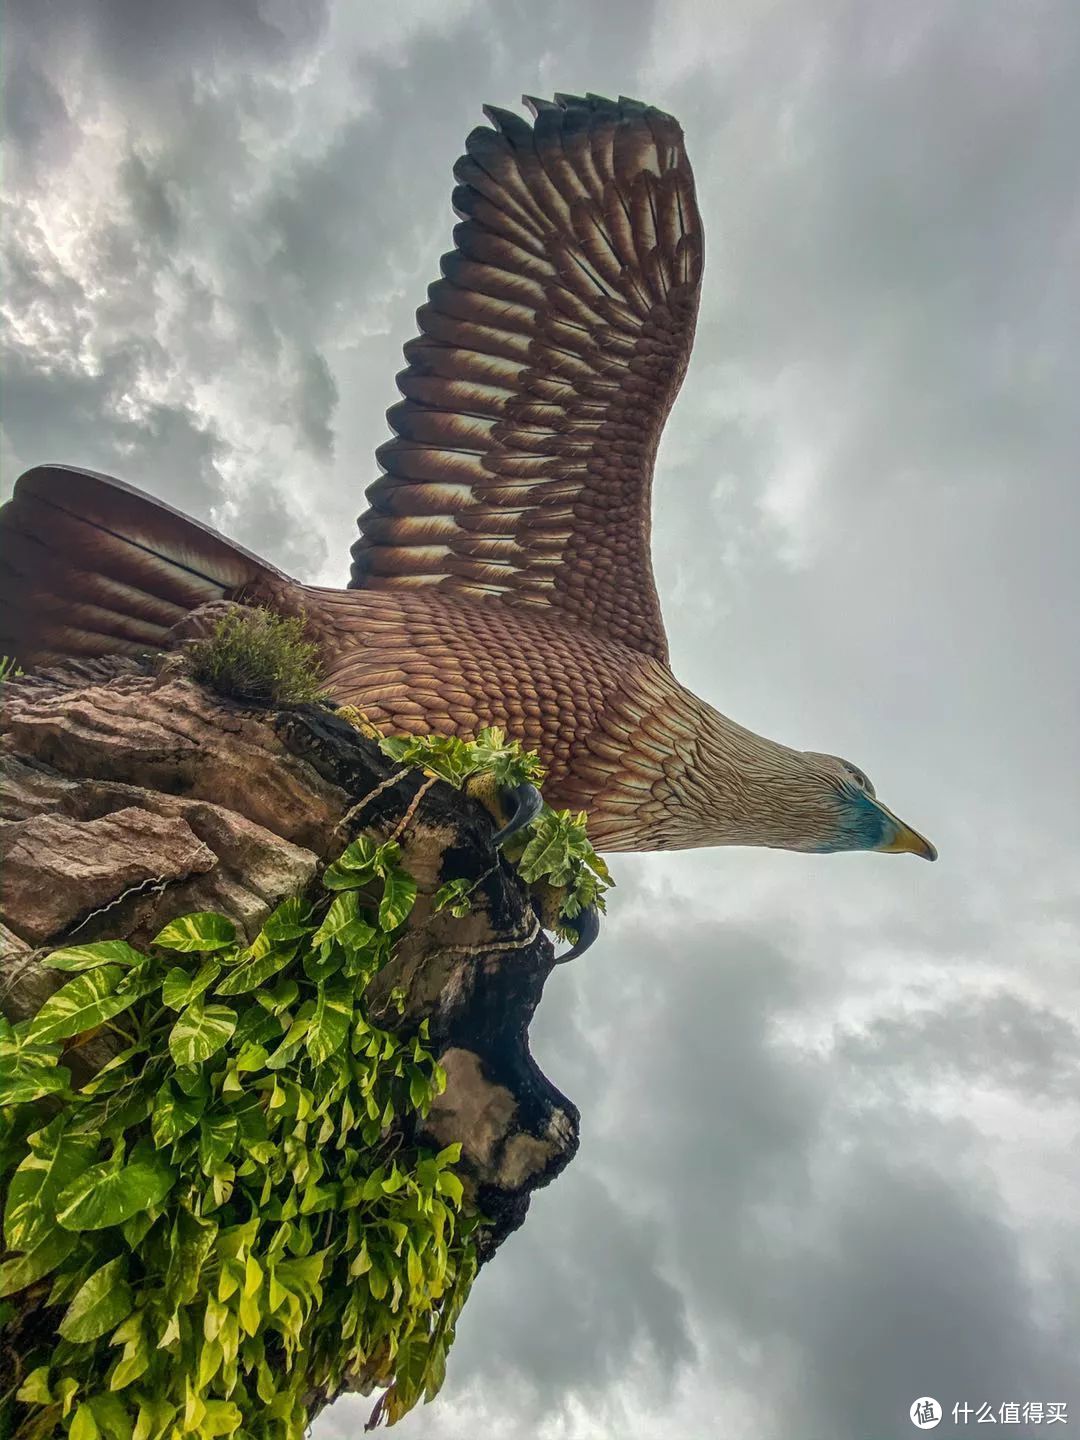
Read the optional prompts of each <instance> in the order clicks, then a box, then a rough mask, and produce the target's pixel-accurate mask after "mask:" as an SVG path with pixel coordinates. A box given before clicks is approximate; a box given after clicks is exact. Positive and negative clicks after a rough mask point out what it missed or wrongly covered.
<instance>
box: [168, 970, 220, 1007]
mask: <svg viewBox="0 0 1080 1440" xmlns="http://www.w3.org/2000/svg"><path fill="white" fill-rule="evenodd" d="M220 974H221V961H220V960H204V961H203V963H202V964H201V965H200V966H199V968H198V970H197V971H196V972H195V974H194V975H192V974H191V972H190V971H188V970H184V969H182V968H181V967H180V966H179V965H174V966H173V968H172V969H171V970H170V971H169V973H168V974H167V975H166V976H165V983H164V984H163V985H162V987H161V999H162V1003H163V1004H165V1005H167V1006H168V1007H169V1009H170V1010H180V1009H182V1008H183V1007H184V1006H185V1005H187V1004H189V1003H190V1002H191V1001H192V1000H194V999H196V998H197V997H198V996H199V995H202V994H203V992H204V991H206V990H208V989H209V988H210V986H211V985H212V984H213V983H214V981H215V980H216V979H217V977H218V976H219V975H220Z"/></svg>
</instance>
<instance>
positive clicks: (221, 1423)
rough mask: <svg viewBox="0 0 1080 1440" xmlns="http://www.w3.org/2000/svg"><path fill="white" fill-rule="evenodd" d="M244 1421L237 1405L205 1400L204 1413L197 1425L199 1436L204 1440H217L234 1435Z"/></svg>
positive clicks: (230, 1402)
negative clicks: (204, 1438)
mask: <svg viewBox="0 0 1080 1440" xmlns="http://www.w3.org/2000/svg"><path fill="white" fill-rule="evenodd" d="M243 1420H244V1416H243V1413H242V1412H241V1410H240V1407H239V1406H238V1405H235V1404H233V1402H232V1401H231V1400H207V1401H206V1413H205V1414H204V1415H203V1418H202V1421H201V1422H200V1424H199V1434H200V1436H205V1437H206V1440H219V1437H220V1436H223V1435H234V1434H235V1433H236V1431H237V1430H239V1428H240V1426H241V1425H242V1423H243Z"/></svg>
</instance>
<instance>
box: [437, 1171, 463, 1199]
mask: <svg viewBox="0 0 1080 1440" xmlns="http://www.w3.org/2000/svg"><path fill="white" fill-rule="evenodd" d="M439 1193H440V1195H445V1196H446V1197H447V1199H448V1200H449V1201H450V1203H451V1204H452V1205H454V1206H455V1207H460V1205H461V1201H462V1197H463V1196H464V1194H465V1189H464V1186H463V1185H462V1183H461V1181H460V1180H459V1179H458V1177H457V1176H456V1175H455V1174H454V1172H453V1171H452V1170H443V1171H441V1172H440V1174H439Z"/></svg>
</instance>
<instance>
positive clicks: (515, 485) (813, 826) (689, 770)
mask: <svg viewBox="0 0 1080 1440" xmlns="http://www.w3.org/2000/svg"><path fill="white" fill-rule="evenodd" d="M525 104H526V105H527V106H528V108H529V110H530V112H531V114H532V116H533V123H532V124H529V123H528V122H527V121H525V120H524V119H522V118H521V117H520V116H518V115H516V114H513V113H511V112H509V111H506V110H501V109H497V108H495V107H493V106H489V107H485V111H484V113H485V114H486V116H487V117H488V119H489V120H490V122H491V125H490V126H482V127H480V128H478V129H476V130H474V131H473V132H472V134H471V135H470V136H469V138H468V140H467V141H466V145H465V149H466V153H465V155H464V156H463V157H462V158H461V159H460V160H459V161H458V163H457V165H456V166H455V169H454V174H455V177H456V179H457V181H458V184H457V187H456V189H455V190H454V194H453V204H454V209H455V211H456V212H457V214H458V216H459V217H460V222H461V223H460V224H458V225H457V227H456V228H455V230H454V249H453V250H451V251H450V252H449V254H447V255H445V256H444V257H443V260H442V278H441V279H439V280H437V281H436V282H435V283H434V284H433V285H432V286H431V287H430V289H429V291H428V302H427V304H426V305H424V306H423V307H422V308H421V309H420V310H419V312H418V314H417V319H418V323H419V330H420V334H419V335H418V336H417V337H416V338H415V339H413V340H410V341H409V343H408V344H407V345H406V346H405V359H406V362H407V363H406V367H405V369H404V370H403V371H402V372H401V373H400V374H399V375H398V377H397V380H398V386H399V389H400V391H401V393H402V396H403V397H404V398H403V399H402V400H400V401H399V402H398V403H397V404H396V405H394V406H393V407H392V408H391V409H390V410H389V411H388V413H387V418H388V420H389V422H390V425H391V427H392V429H393V431H394V438H393V439H391V440H389V441H388V442H387V443H386V444H385V445H383V446H382V447H381V448H380V449H379V451H378V455H377V458H378V461H379V463H380V465H381V467H382V471H383V473H382V474H381V475H380V477H379V478H378V479H377V480H376V481H375V482H374V484H373V485H371V487H370V488H369V489H368V491H367V498H368V500H369V502H370V508H369V509H368V510H366V511H365V512H364V514H363V515H362V516H361V517H360V520H359V527H360V538H359V540H357V542H356V544H355V545H354V546H353V548H352V555H353V565H352V578H351V580H350V582H349V587H348V588H347V589H344V590H336V589H324V588H319V587H312V586H306V585H303V584H301V583H300V582H299V581H296V580H293V579H291V578H290V577H289V576H287V575H284V574H282V573H281V572H280V571H279V570H276V569H275V568H274V567H273V566H271V565H269V564H267V563H266V561H264V560H261V559H259V558H258V557H257V556H255V555H252V554H250V553H249V552H248V551H246V550H243V549H241V548H240V547H239V546H237V545H234V544H233V543H232V542H231V541H229V540H227V539H225V538H224V537H223V536H221V535H219V534H217V533H216V532H215V531H213V530H210V529H208V528H207V527H205V526H203V525H201V524H199V523H197V522H196V521H194V520H191V519H189V518H187V517H186V516H184V515H182V514H180V513H179V512H177V511H176V510H173V509H171V508H170V507H169V506H167V505H163V504H161V503H160V502H159V501H157V500H155V499H153V498H151V497H150V496H148V495H145V494H143V493H142V492H141V491H138V490H135V489H133V488H131V487H130V486H127V485H124V484H122V483H120V482H119V481H116V480H112V479H109V478H107V477H105V476H102V475H96V474H93V473H91V472H89V471H86V470H79V469H73V468H69V467H67V466H60V465H43V466H39V467H37V468H36V469H33V470H30V471H28V472H27V473H26V474H25V475H23V476H22V477H21V479H20V480H19V481H18V484H17V486H16V489H15V493H14V496H13V498H12V499H11V501H10V502H9V503H8V504H7V505H6V506H5V507H4V509H3V510H2V511H0V650H2V651H4V652H5V653H8V654H14V655H15V656H17V657H18V658H19V659H20V661H21V662H22V663H23V665H42V664H47V663H49V662H54V661H56V660H58V659H61V658H64V657H70V656H97V655H103V654H106V653H121V654H122V653H142V652H145V651H146V649H147V648H148V647H160V646H161V645H162V644H163V643H165V637H166V635H167V632H168V631H169V630H170V629H171V628H172V627H173V626H175V625H176V624H177V623H178V622H179V621H181V620H183V618H184V617H185V615H186V614H187V613H188V612H189V611H191V610H192V609H194V608H195V607H197V606H200V605H203V604H205V603H206V602H208V601H213V600H234V601H240V602H242V603H247V604H253V605H261V606H267V607H270V608H272V609H274V610H277V611H279V612H283V613H288V614H301V613H302V614H303V615H305V616H306V618H307V622H308V626H309V628H310V631H311V633H312V635H313V637H314V638H316V639H317V640H318V642H319V643H320V645H321V649H322V654H323V657H324V660H325V670H326V677H327V688H328V690H329V691H330V693H331V695H333V696H334V697H335V698H336V699H338V700H339V701H341V702H343V703H346V702H347V703H349V704H352V705H355V706H357V707H358V708H360V709H362V710H363V711H364V712H365V713H366V715H367V716H368V717H369V718H370V719H371V721H372V722H373V723H374V724H375V725H376V726H377V727H378V728H379V729H381V730H382V731H384V732H386V733H396V734H410V733H411V734H429V733H440V734H447V735H460V736H463V737H466V736H470V735H475V734H476V732H477V731H478V730H479V729H481V728H482V727H484V726H488V725H499V726H502V727H504V728H505V729H506V730H507V731H508V732H509V734H510V735H512V736H515V737H517V738H518V739H520V740H521V741H522V742H523V743H524V744H525V745H526V746H527V747H528V748H530V749H534V750H536V751H538V752H539V754H540V757H541V759H542V761H543V763H544V765H545V766H546V767H547V772H548V774H547V779H546V781H545V795H546V798H547V799H548V800H549V801H550V803H551V804H553V805H555V806H558V807H563V806H568V807H571V808H572V809H575V810H578V809H582V810H586V811H587V812H588V816H589V831H590V835H591V837H592V839H593V841H594V843H595V844H596V846H597V848H598V849H601V850H665V849H680V848H686V847H690V846H702V845H766V846H774V847H779V848H782V849H787V850H802V851H834V850H883V851H889V852H897V851H907V852H911V853H914V854H917V855H922V856H924V857H925V858H926V859H928V860H933V859H934V858H935V854H936V852H935V850H934V848H933V846H932V845H931V844H930V843H929V842H928V841H927V840H925V839H923V837H922V836H921V835H919V834H917V833H916V832H915V831H914V830H912V829H911V828H910V827H909V826H907V825H905V824H904V823H903V822H902V821H901V820H899V819H898V818H897V817H896V816H895V815H894V814H893V813H892V812H891V811H890V810H888V809H886V807H885V806H884V805H883V804H882V803H881V802H880V801H879V800H878V799H877V798H876V796H875V794H874V789H873V786H872V785H871V784H870V782H869V781H868V780H867V778H866V776H865V775H864V774H863V772H862V771H861V770H859V769H857V768H856V767H855V766H854V765H851V764H849V763H848V762H847V761H845V760H841V759H839V758H837V757H834V756H831V755H824V754H819V753H817V752H814V751H805V750H796V749H792V748H790V747H789V746H787V745H781V744H778V743H777V742H775V741H773V740H768V739H765V738H763V737H762V736H760V735H756V734H754V733H753V732H751V731H750V730H746V729H744V728H743V727H742V726H740V725H737V724H735V723H734V722H733V721H731V720H729V719H727V718H726V717H725V716H724V715H721V714H720V713H719V712H718V711H717V710H715V709H713V707H712V706H711V705H709V704H707V703H706V702H705V701H704V700H700V699H699V698H698V697H697V696H696V695H694V694H692V693H691V692H690V691H689V690H687V689H686V688H685V686H683V685H681V684H680V683H679V681H678V680H677V679H676V678H675V676H674V675H673V674H672V672H671V669H670V667H669V665H668V646H667V640H666V637H665V634H664V625H663V621H662V619H661V614H660V604H659V601H658V599H657V593H656V586H655V584H654V581H653V574H652V566H651V563H650V556H649V495H650V488H651V484H652V472H653V464H654V460H655V457H656V450H657V444H658V442H659V439H660V434H661V430H662V429H663V425H664V421H665V419H666V418H667V414H668V412H669V410H670V409H671V406H672V403H673V401H674V399H675V396H676V394H677V393H678V390H679V386H680V384H681V382H682V378H683V375H684V373H685V371H686V366H687V362H688V360H689V357H690V348H691V344H692V341H693V335H694V324H695V317H696V314H697V308H698V294H699V289H700V284H701V273H702V225H701V217H700V215H699V213H698V206H697V201H696V199H695V194H694V180H693V174H692V172H691V169H690V164H689V161H688V160H687V157H686V151H685V148H684V144H683V135H682V131H681V129H680V127H679V125H678V124H677V122H676V121H675V120H674V119H672V117H671V116H670V115H666V114H664V113H663V112H662V111H660V110H656V109H653V108H652V107H650V106H647V105H643V104H641V103H639V102H637V101H634V100H628V99H625V98H621V99H619V101H618V102H612V101H610V100H605V99H602V98H600V97H599V96H595V95H587V96H585V97H584V98H580V97H578V96H574V95H561V94H559V95H556V96H555V99H554V101H553V102H551V101H547V100H537V99H533V98H530V97H526V98H525Z"/></svg>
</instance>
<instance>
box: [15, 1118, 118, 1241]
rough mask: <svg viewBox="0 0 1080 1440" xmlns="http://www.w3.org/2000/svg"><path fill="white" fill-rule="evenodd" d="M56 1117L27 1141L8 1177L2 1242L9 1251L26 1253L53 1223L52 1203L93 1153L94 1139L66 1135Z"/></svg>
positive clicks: (95, 1145) (95, 1138) (87, 1163)
mask: <svg viewBox="0 0 1080 1440" xmlns="http://www.w3.org/2000/svg"><path fill="white" fill-rule="evenodd" d="M66 1120H67V1117H66V1116H64V1115H57V1116H56V1118H55V1119H53V1120H51V1121H50V1122H49V1124H48V1125H46V1126H45V1128H44V1129H43V1130H38V1131H37V1132H36V1134H34V1135H31V1136H30V1137H29V1139H28V1140H27V1144H28V1146H29V1148H30V1153H29V1154H28V1155H27V1157H26V1159H25V1160H24V1161H23V1162H22V1164H21V1165H20V1166H19V1168H18V1170H16V1172H15V1174H14V1175H13V1176H12V1177H11V1182H10V1184H9V1186H8V1197H7V1205H6V1207H5V1209H4V1240H5V1241H6V1243H7V1245H8V1248H9V1249H11V1250H30V1249H32V1248H33V1246H35V1245H36V1244H38V1242H39V1241H41V1240H42V1239H44V1237H45V1236H46V1235H47V1234H48V1232H49V1230H50V1229H51V1228H52V1226H53V1224H54V1222H55V1219H56V1199H57V1196H58V1195H59V1194H60V1191H61V1190H63V1188H64V1186H65V1185H67V1184H68V1183H69V1182H70V1181H72V1180H74V1179H75V1177H76V1176H77V1175H79V1174H81V1173H82V1171H84V1170H85V1169H86V1168H87V1166H88V1165H89V1164H90V1162H91V1160H92V1159H93V1158H94V1155H95V1154H96V1153H97V1148H98V1143H99V1142H98V1139H97V1136H96V1135H68V1134H65V1132H64V1125H65V1124H66Z"/></svg>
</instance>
